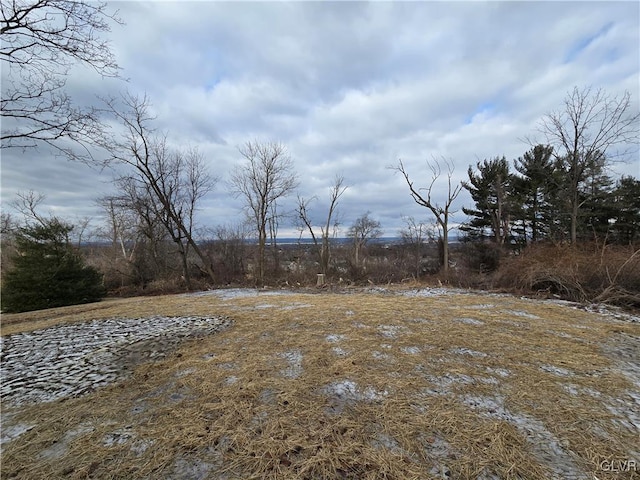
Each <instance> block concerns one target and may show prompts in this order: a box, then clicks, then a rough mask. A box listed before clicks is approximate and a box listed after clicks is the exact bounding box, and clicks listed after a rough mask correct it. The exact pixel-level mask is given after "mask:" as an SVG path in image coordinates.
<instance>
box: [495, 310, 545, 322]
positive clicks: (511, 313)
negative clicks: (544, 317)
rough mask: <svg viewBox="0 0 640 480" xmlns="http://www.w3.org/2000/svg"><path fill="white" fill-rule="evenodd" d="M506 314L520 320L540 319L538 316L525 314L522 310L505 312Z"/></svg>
mask: <svg viewBox="0 0 640 480" xmlns="http://www.w3.org/2000/svg"><path fill="white" fill-rule="evenodd" d="M504 313H506V314H508V315H513V316H514V317H520V318H529V319H531V320H539V319H540V317H539V316H538V315H534V314H532V313H529V312H523V311H522V310H504Z"/></svg>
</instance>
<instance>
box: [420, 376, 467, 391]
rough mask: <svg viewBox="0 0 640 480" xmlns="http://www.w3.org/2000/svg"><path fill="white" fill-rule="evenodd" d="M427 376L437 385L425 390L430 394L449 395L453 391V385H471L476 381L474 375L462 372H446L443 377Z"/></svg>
mask: <svg viewBox="0 0 640 480" xmlns="http://www.w3.org/2000/svg"><path fill="white" fill-rule="evenodd" d="M426 378H427V380H429V382H431V383H433V384H434V385H435V387H436V388H433V389H431V388H430V389H427V390H425V393H426V394H428V395H448V394H449V393H451V387H452V386H454V385H456V384H460V385H470V384H472V383H474V380H473V378H472V377H470V376H468V375H462V374H452V373H446V374H444V375H443V376H441V377H434V376H432V375H427V377H426Z"/></svg>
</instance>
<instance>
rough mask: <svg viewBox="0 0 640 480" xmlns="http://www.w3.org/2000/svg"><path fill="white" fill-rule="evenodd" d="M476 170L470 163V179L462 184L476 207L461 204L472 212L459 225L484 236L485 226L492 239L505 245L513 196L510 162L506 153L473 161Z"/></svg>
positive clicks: (466, 211)
mask: <svg viewBox="0 0 640 480" xmlns="http://www.w3.org/2000/svg"><path fill="white" fill-rule="evenodd" d="M476 166H477V168H478V173H475V172H474V171H473V168H471V167H469V171H468V175H469V182H463V183H462V185H463V186H464V188H466V189H467V190H468V191H469V193H471V198H473V201H474V202H475V203H476V205H475V209H468V208H463V209H462V211H463V212H464V213H465V214H466V215H469V216H471V217H472V218H471V221H470V222H469V223H468V224H467V225H464V226H462V227H461V228H460V229H461V230H463V231H466V232H467V233H469V235H470V236H471V237H472V238H484V237H485V233H486V231H487V230H489V231H490V232H491V237H490V238H491V240H492V241H494V242H495V243H496V244H498V245H504V244H505V242H507V241H508V240H509V237H510V236H511V234H510V229H511V213H512V211H513V201H512V200H513V199H512V198H511V186H512V185H511V184H512V181H513V175H512V174H511V173H509V163H508V162H507V159H506V158H505V157H502V158H500V157H496V158H494V159H493V160H484V161H483V162H478V163H477V164H476Z"/></svg>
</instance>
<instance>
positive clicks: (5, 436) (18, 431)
mask: <svg viewBox="0 0 640 480" xmlns="http://www.w3.org/2000/svg"><path fill="white" fill-rule="evenodd" d="M2 423H3V425H2V435H1V436H0V446H2V445H4V444H5V443H7V442H10V441H11V440H14V439H16V438H18V437H19V436H20V435H22V434H23V433H27V432H28V431H29V430H31V429H33V428H34V427H35V425H27V424H26V423H15V424H13V425H9V426H7V425H6V423H5V422H4V421H3V422H2ZM1 451H2V450H0V452H1Z"/></svg>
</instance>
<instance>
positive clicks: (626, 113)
mask: <svg viewBox="0 0 640 480" xmlns="http://www.w3.org/2000/svg"><path fill="white" fill-rule="evenodd" d="M639 120H640V113H638V112H637V111H633V108H632V104H631V94H630V93H629V92H625V93H624V94H623V95H622V96H621V97H617V96H614V97H612V96H609V95H608V94H607V93H606V92H605V91H603V90H601V89H599V90H597V91H592V89H591V88H590V87H586V88H583V89H579V88H578V87H574V89H573V91H572V92H571V93H569V94H568V95H567V97H566V98H565V101H564V108H562V109H561V110H559V111H557V112H552V113H549V114H547V115H545V116H544V118H543V119H542V120H541V122H540V126H539V130H540V132H541V133H542V134H544V135H545V136H546V138H547V142H548V143H549V144H550V145H552V146H553V147H554V155H555V156H556V159H557V161H558V162H559V164H560V166H561V167H562V168H563V170H564V171H565V173H566V175H567V184H568V185H567V187H568V192H567V193H568V201H569V204H570V217H571V242H572V243H574V244H575V242H576V237H577V228H578V215H579V211H580V207H581V205H582V203H583V200H582V199H581V198H580V187H581V184H582V183H583V182H584V181H585V180H586V179H587V177H588V175H589V171H590V170H592V169H593V167H594V166H597V165H598V163H603V162H606V161H608V159H614V158H624V156H625V155H627V154H629V153H631V152H632V151H635V152H636V153H637V142H638V137H639ZM618 148H619V149H618Z"/></svg>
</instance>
